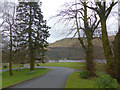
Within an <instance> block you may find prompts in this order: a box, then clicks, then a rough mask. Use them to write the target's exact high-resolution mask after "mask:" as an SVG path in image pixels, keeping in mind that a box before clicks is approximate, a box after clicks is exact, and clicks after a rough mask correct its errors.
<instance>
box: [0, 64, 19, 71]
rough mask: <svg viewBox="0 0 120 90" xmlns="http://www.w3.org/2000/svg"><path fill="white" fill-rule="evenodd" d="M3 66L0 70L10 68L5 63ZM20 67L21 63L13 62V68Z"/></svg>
mask: <svg viewBox="0 0 120 90" xmlns="http://www.w3.org/2000/svg"><path fill="white" fill-rule="evenodd" d="M3 66H7V68H3ZM3 66H2V68H0V70H1V69H8V68H9V66H8V65H3ZM18 67H21V64H13V65H12V68H18Z"/></svg>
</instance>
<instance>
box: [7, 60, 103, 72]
mask: <svg viewBox="0 0 120 90" xmlns="http://www.w3.org/2000/svg"><path fill="white" fill-rule="evenodd" d="M26 65H29V64H26ZM39 65H40V66H52V67H68V68H73V69H79V70H81V69H84V68H85V63H84V62H59V63H56V62H53V63H45V64H41V63H40V64H39ZM20 66H21V65H20V64H13V66H12V67H13V68H17V67H20ZM35 66H37V65H35ZM5 69H8V67H7V68H5ZM96 70H97V71H100V72H105V64H104V63H97V64H96Z"/></svg>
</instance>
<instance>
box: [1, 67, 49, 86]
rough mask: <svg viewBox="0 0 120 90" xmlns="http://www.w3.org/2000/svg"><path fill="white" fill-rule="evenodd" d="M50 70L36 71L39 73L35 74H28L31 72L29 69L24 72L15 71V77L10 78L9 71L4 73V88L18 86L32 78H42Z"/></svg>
mask: <svg viewBox="0 0 120 90" xmlns="http://www.w3.org/2000/svg"><path fill="white" fill-rule="evenodd" d="M49 70H50V69H45V68H44V69H35V71H37V72H36V73H33V74H28V73H29V72H30V70H29V69H23V70H13V75H12V76H9V73H8V71H5V72H2V88H5V87H7V86H10V85H13V84H17V83H20V82H23V81H25V80H29V79H31V78H34V77H37V76H40V75H43V74H45V73H46V72H48V71H49Z"/></svg>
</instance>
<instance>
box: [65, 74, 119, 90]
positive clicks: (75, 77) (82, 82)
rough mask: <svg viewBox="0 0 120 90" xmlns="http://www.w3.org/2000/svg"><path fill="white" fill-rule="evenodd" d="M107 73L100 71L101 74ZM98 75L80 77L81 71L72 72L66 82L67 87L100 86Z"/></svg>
mask: <svg viewBox="0 0 120 90" xmlns="http://www.w3.org/2000/svg"><path fill="white" fill-rule="evenodd" d="M103 75H106V74H104V73H99V76H98V77H100V76H103ZM98 77H92V78H88V79H83V78H80V72H74V73H72V74H71V75H70V76H69V77H68V80H67V82H66V86H65V88H98V87H99V86H98V84H97V81H96V80H95V79H97V78H98ZM119 87H120V83H119Z"/></svg>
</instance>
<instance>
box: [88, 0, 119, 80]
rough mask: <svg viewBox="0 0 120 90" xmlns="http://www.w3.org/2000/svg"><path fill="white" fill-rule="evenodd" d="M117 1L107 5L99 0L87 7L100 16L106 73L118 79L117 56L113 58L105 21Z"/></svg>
mask: <svg viewBox="0 0 120 90" xmlns="http://www.w3.org/2000/svg"><path fill="white" fill-rule="evenodd" d="M117 3H118V1H114V0H112V1H111V3H110V4H109V5H107V2H106V1H99V0H98V2H95V6H94V7H91V6H88V8H90V9H92V10H94V11H95V12H97V14H98V15H99V18H100V23H101V29H102V44H103V49H104V55H105V58H106V60H107V73H108V74H110V75H111V76H112V77H114V78H116V79H118V77H119V76H118V65H117V60H116V59H117V58H116V59H115V58H114V53H113V52H112V47H111V46H110V42H109V39H108V33H107V28H106V21H107V18H108V16H109V15H110V13H111V10H112V8H113V7H114V6H115V5H116V4H117Z"/></svg>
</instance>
